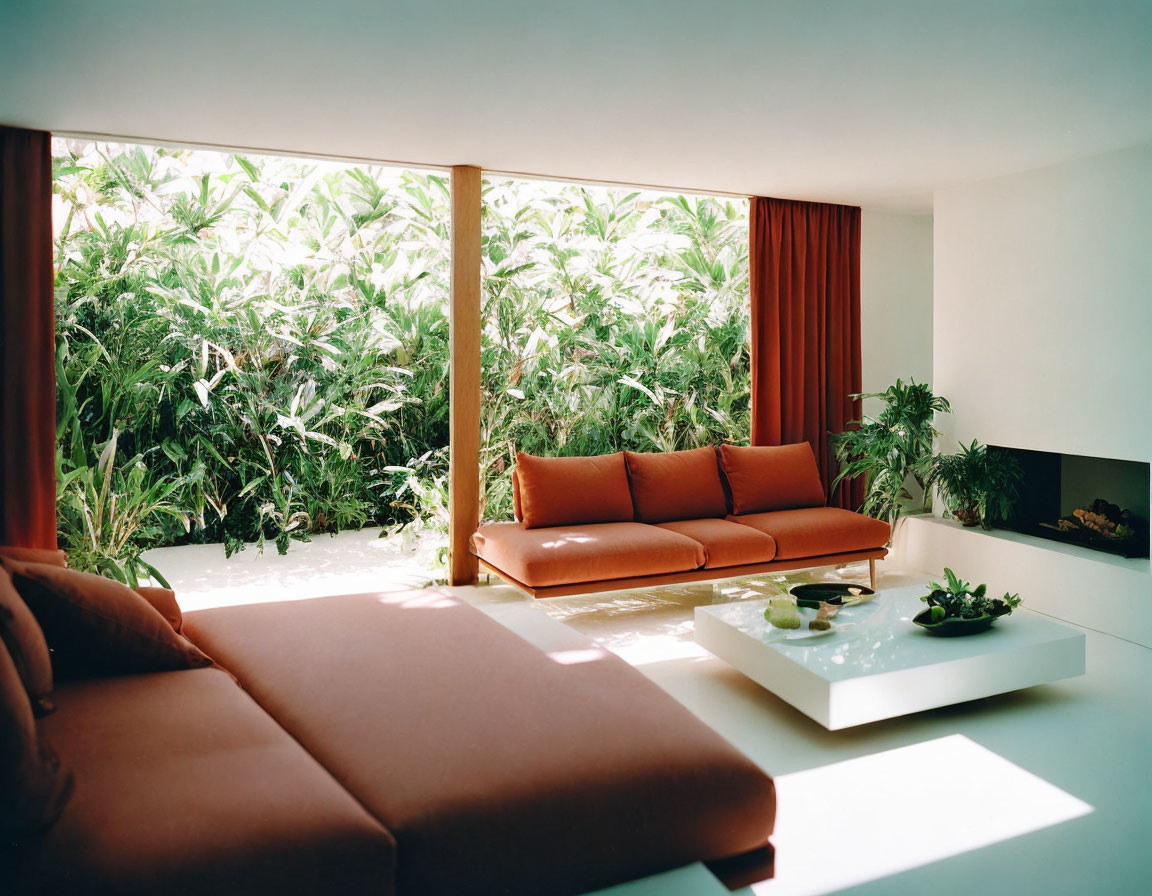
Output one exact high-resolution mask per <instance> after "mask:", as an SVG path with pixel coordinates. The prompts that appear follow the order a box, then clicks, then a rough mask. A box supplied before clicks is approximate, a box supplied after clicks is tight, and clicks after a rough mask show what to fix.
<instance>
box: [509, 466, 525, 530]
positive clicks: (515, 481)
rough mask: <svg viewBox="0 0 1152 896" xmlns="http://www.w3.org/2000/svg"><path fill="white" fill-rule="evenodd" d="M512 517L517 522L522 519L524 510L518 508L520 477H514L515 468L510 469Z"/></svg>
mask: <svg viewBox="0 0 1152 896" xmlns="http://www.w3.org/2000/svg"><path fill="white" fill-rule="evenodd" d="M512 515H513V516H514V517H515V518H516V521H517V522H520V521H521V520H523V519H524V508H523V507H521V506H520V477H519V476H517V475H516V468H515V467H513V468H512Z"/></svg>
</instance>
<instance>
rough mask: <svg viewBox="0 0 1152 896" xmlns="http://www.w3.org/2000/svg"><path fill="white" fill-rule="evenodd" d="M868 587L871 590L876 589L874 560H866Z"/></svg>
mask: <svg viewBox="0 0 1152 896" xmlns="http://www.w3.org/2000/svg"><path fill="white" fill-rule="evenodd" d="M868 587H869V588H871V589H872V590H873V591H875V590H876V560H875V559H872V560H869V561H868Z"/></svg>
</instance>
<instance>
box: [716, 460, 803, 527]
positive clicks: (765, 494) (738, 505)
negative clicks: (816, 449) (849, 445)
mask: <svg viewBox="0 0 1152 896" xmlns="http://www.w3.org/2000/svg"><path fill="white" fill-rule="evenodd" d="M720 460H721V463H722V464H723V466H724V475H725V476H727V478H728V485H729V486H730V487H731V489H732V512H733V513H735V514H742V513H764V512H767V511H770V510H790V509H792V508H794V507H823V506H824V502H825V498H824V485H823V484H822V483H821V481H820V470H819V469H817V467H816V456H815V455H814V454H813V453H812V446H811V445H809V444H808V443H807V442H798V443H796V444H795V445H773V446H757V447H753V448H743V447H739V446H736V445H721V446H720Z"/></svg>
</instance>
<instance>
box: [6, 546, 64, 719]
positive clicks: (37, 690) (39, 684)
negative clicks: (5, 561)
mask: <svg viewBox="0 0 1152 896" xmlns="http://www.w3.org/2000/svg"><path fill="white" fill-rule="evenodd" d="M0 647H4V648H6V649H7V651H8V655H9V656H10V657H11V660H12V664H13V665H14V666H15V667H16V671H17V672H18V673H19V674H20V680H21V681H22V682H23V683H24V690H26V691H27V692H28V698H29V699H30V700H31V701H32V707H33V709H35V710H37V712H38V713H44V712H48V711H50V710H51V703H49V702H48V695H49V694H51V693H52V657H51V656H50V655H49V653H48V642H47V641H45V640H44V632H43V630H41V628H40V624H39V623H38V622H37V621H36V617H35V616H33V615H32V611H31V610H29V609H28V605H27V604H25V603H24V600H23V598H21V597H20V595H19V594H18V593H17V592H16V586H15V585H13V584H12V577H11V576H9V575H8V570H6V569H4V567H3V566H0Z"/></svg>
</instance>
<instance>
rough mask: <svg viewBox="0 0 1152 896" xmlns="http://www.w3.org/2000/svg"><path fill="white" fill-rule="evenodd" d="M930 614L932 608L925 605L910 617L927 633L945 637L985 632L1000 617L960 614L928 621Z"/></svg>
mask: <svg viewBox="0 0 1152 896" xmlns="http://www.w3.org/2000/svg"><path fill="white" fill-rule="evenodd" d="M931 616H932V608H931V607H925V608H924V609H923V610H921V611H920V612H919V613H917V614H916V615H915V616H913V617H912V621H913V622H915V623H916V624H917V625H918V626H920V628H922V629H924V631H926V632H928V633H929V634H932V635H939V636H941V637H945V638H951V637H955V636H957V635H975V634H977V633H978V632H986V631H988V629H989V628H991V627H992V623H993V622H995V621H996V620H997V619H999V618H1000V617H999V616H974V617H972V618H971V619H965V618H963V617H961V616H946V617H945V618H944V619H941V620H940V621H939V622H929V621H928V620H929V619H930V618H931Z"/></svg>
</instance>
